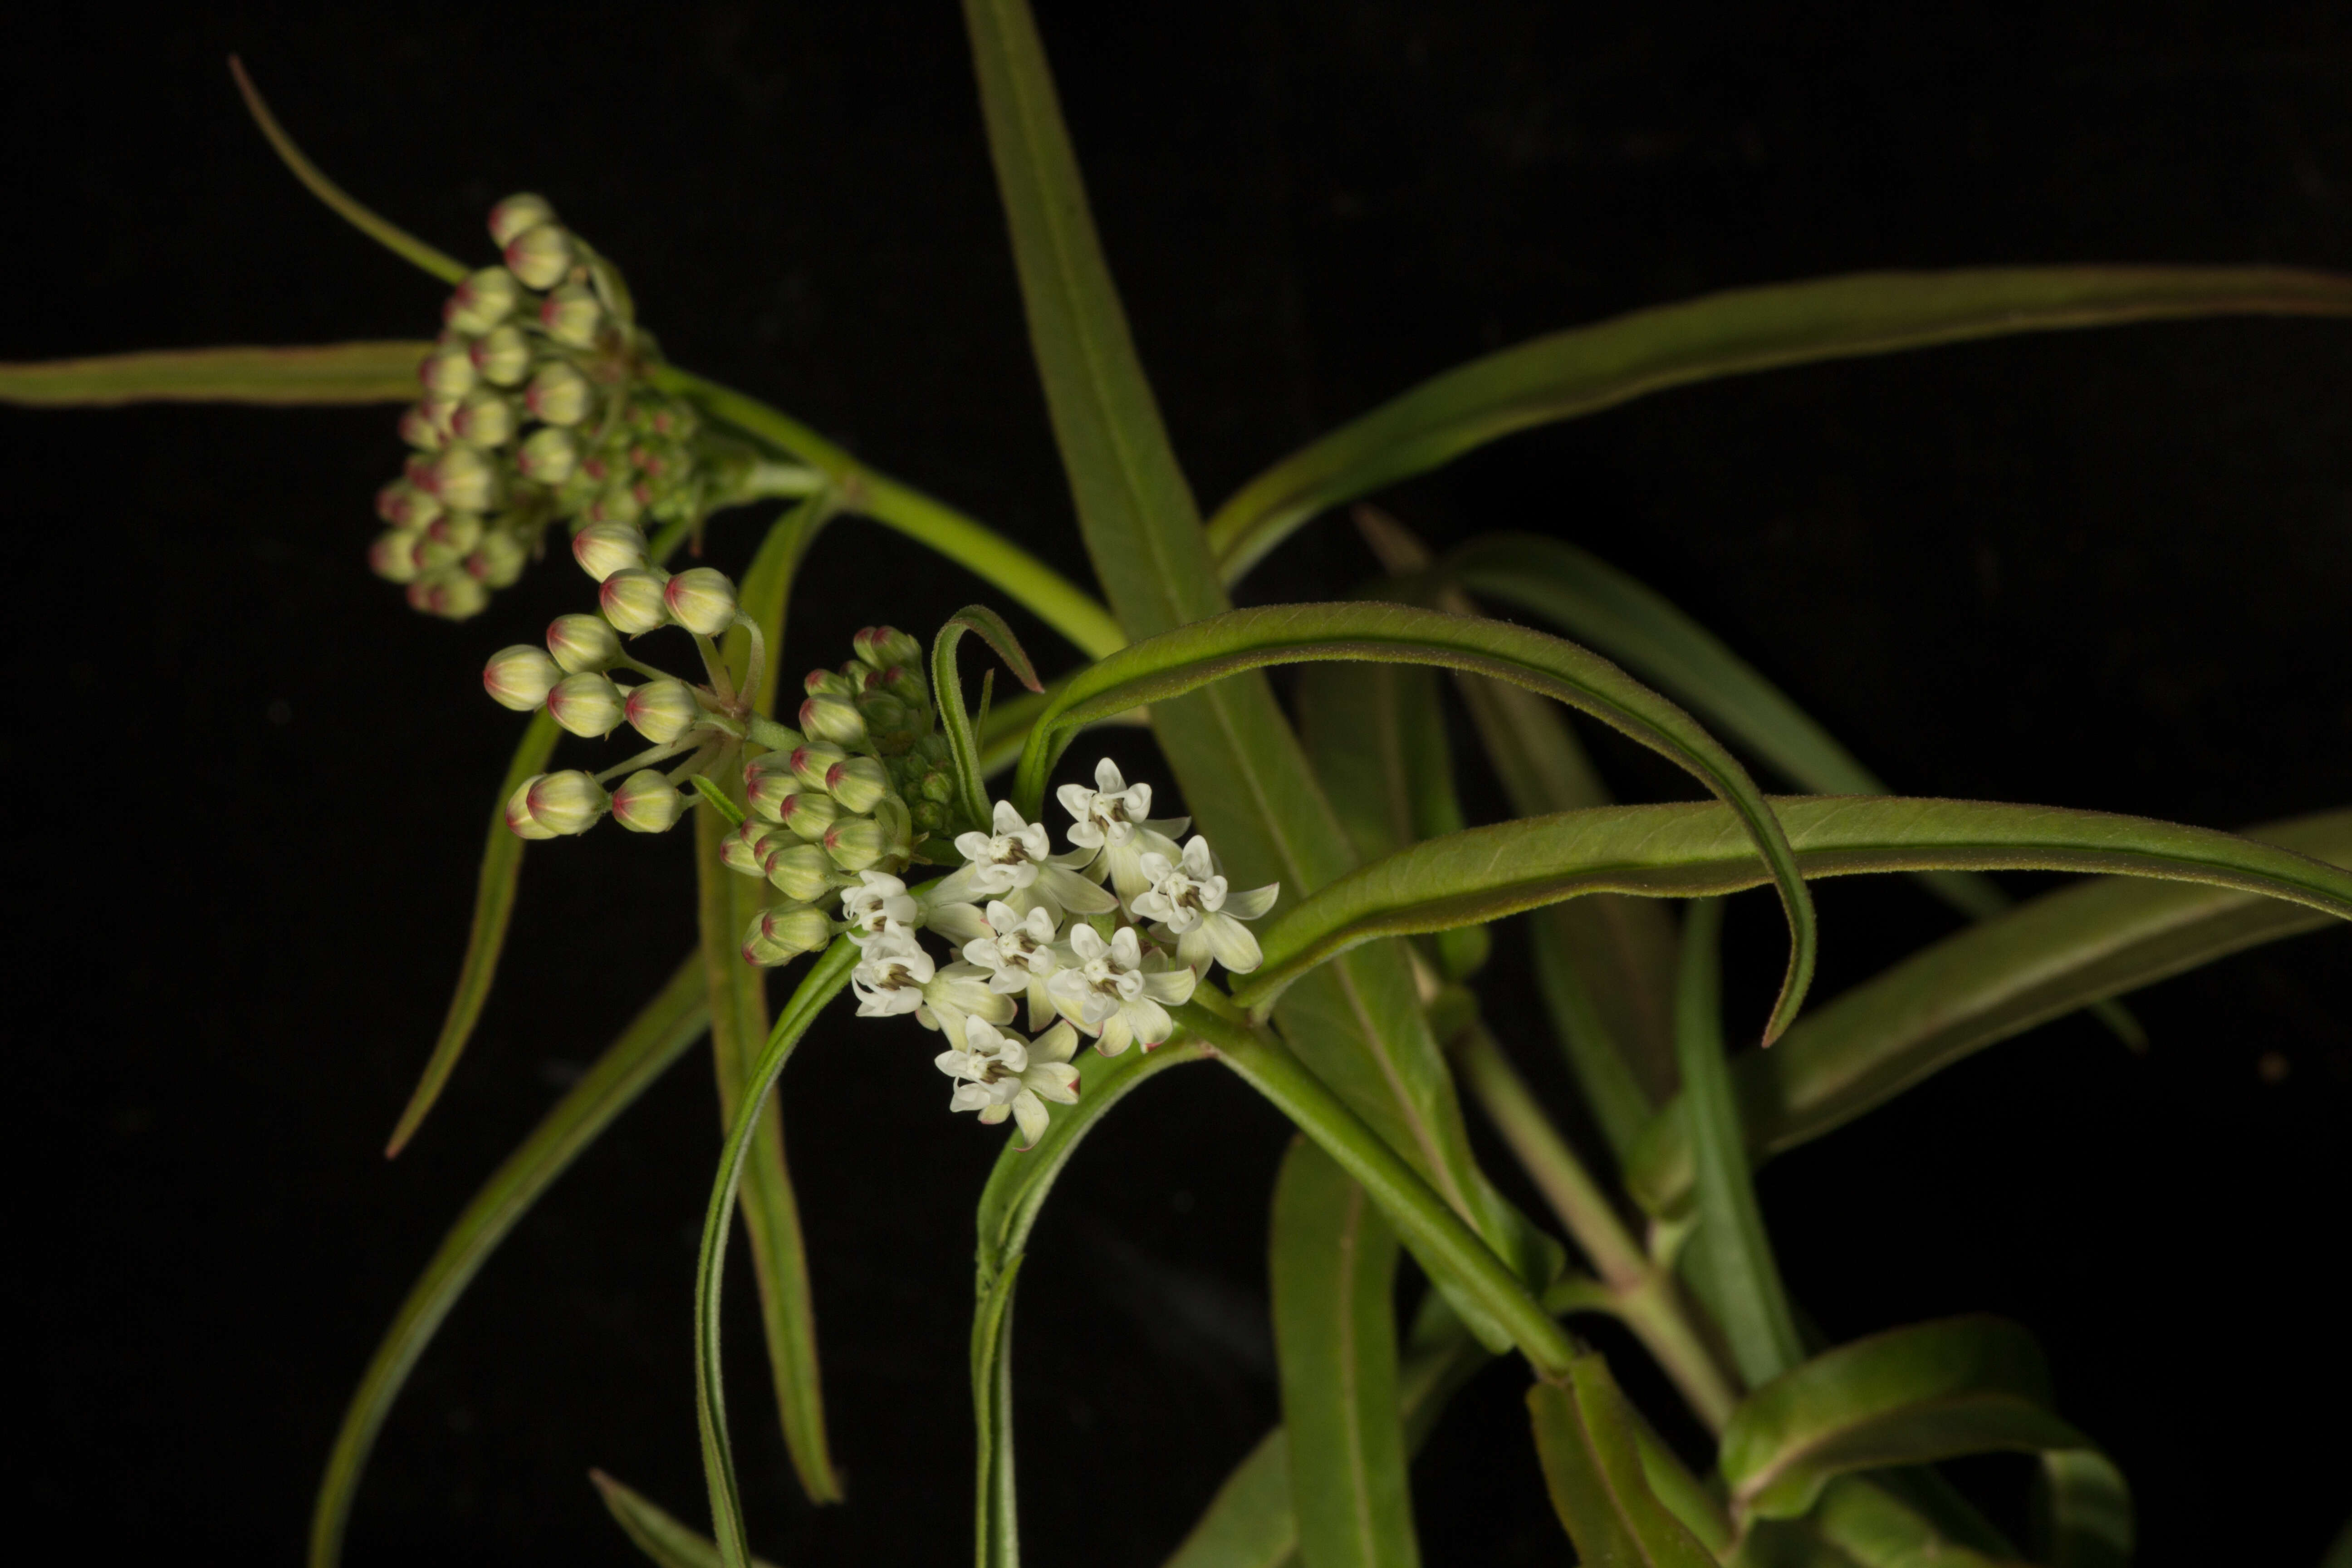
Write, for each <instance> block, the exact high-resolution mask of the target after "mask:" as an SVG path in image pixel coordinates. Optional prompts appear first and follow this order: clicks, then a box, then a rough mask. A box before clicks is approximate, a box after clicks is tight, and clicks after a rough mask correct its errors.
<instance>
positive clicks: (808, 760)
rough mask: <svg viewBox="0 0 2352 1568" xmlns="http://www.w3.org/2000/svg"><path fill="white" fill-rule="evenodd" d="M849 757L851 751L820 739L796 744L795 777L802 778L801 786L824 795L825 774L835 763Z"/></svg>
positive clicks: (793, 761) (794, 757)
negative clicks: (801, 744) (829, 744)
mask: <svg viewBox="0 0 2352 1568" xmlns="http://www.w3.org/2000/svg"><path fill="white" fill-rule="evenodd" d="M848 757H849V753H848V752H845V751H843V750H842V749H841V748H840V747H839V746H828V745H825V744H824V742H818V741H812V742H809V743H808V744H806V745H804V746H794V747H793V757H792V763H793V777H794V778H796V779H798V780H800V782H801V788H803V789H805V790H814V791H815V792H816V793H818V794H819V795H823V794H824V775H825V774H826V773H830V772H831V771H832V769H833V764H834V763H839V762H845V761H847V760H848Z"/></svg>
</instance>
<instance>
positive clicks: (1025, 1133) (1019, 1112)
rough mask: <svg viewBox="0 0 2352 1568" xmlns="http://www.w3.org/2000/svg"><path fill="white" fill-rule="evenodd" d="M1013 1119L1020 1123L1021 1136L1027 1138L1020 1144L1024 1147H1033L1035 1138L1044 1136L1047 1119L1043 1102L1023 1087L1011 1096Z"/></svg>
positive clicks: (1035, 1142)
mask: <svg viewBox="0 0 2352 1568" xmlns="http://www.w3.org/2000/svg"><path fill="white" fill-rule="evenodd" d="M1047 1120H1048V1118H1047V1116H1046V1112H1045V1101H1044V1100H1039V1099H1038V1098H1037V1097H1036V1096H1035V1095H1034V1094H1032V1093H1030V1092H1029V1090H1027V1089H1023V1090H1022V1091H1021V1092H1020V1093H1019V1094H1017V1095H1015V1096H1013V1121H1017V1122H1019V1123H1020V1124H1021V1136H1022V1137H1023V1138H1024V1139H1026V1140H1028V1142H1024V1143H1023V1144H1022V1145H1021V1146H1022V1147H1023V1148H1024V1149H1034V1148H1035V1147H1036V1146H1037V1140H1038V1139H1040V1138H1043V1137H1044V1136H1045V1123H1046V1121H1047Z"/></svg>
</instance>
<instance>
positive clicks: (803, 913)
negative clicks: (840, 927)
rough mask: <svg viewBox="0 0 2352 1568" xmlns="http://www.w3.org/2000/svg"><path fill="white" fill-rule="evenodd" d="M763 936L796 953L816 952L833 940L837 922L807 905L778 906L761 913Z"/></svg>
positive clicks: (822, 911)
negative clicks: (834, 924) (834, 922)
mask: <svg viewBox="0 0 2352 1568" xmlns="http://www.w3.org/2000/svg"><path fill="white" fill-rule="evenodd" d="M760 934H761V936H764V937H766V938H767V939H768V940H769V941H770V942H773V943H774V944H775V945H776V946H778V947H786V948H790V949H792V951H793V952H796V953H798V952H816V951H817V950H818V949H820V948H822V947H824V945H825V943H827V942H831V941H832V940H833V922H832V921H829V920H827V919H825V918H824V910H818V909H813V908H811V907H810V906H809V905H807V904H778V905H777V906H776V907H775V908H773V909H772V910H761V911H760Z"/></svg>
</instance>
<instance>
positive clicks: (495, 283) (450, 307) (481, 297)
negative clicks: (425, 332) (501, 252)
mask: <svg viewBox="0 0 2352 1568" xmlns="http://www.w3.org/2000/svg"><path fill="white" fill-rule="evenodd" d="M521 297H522V290H521V289H520V288H519V287H517V286H516V284H515V276H514V274H513V273H511V272H509V271H508V270H507V269H506V268H503V267H485V268H482V269H481V270H480V271H479V272H475V273H469V274H468V275H467V278H466V280H465V281H464V282H462V283H460V284H458V285H457V292H456V293H454V294H452V295H450V296H449V303H448V304H447V305H446V306H444V307H443V308H442V310H441V319H442V320H443V321H446V322H447V323H448V324H449V325H450V326H452V327H454V328H456V329H457V331H461V332H487V331H489V330H490V329H491V328H492V327H495V326H497V325H498V324H499V322H500V321H505V320H506V319H507V318H508V317H509V316H511V315H513V314H514V308H515V303H516V301H517V300H520V298H521Z"/></svg>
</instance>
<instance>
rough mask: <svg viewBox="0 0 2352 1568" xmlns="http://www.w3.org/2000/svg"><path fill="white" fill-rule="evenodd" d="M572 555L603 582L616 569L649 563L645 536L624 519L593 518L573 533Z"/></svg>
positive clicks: (583, 569)
mask: <svg viewBox="0 0 2352 1568" xmlns="http://www.w3.org/2000/svg"><path fill="white" fill-rule="evenodd" d="M572 559H573V560H575V561H577V562H579V563H580V570H582V571H583V572H585V573H587V574H588V575H590V576H591V577H593V578H595V579H596V581H598V582H599V583H602V582H603V581H604V579H606V578H607V577H610V576H611V575H612V574H614V573H615V572H625V571H627V570H628V569H629V568H630V567H632V566H643V565H644V564H645V563H646V536H645V534H644V533H643V532H642V531H639V530H638V529H636V528H635V527H633V526H632V525H630V524H628V523H625V522H592V523H590V524H589V525H588V526H587V527H585V528H583V529H582V530H581V531H579V532H578V533H575V534H573V535H572ZM656 624H658V623H656Z"/></svg>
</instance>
